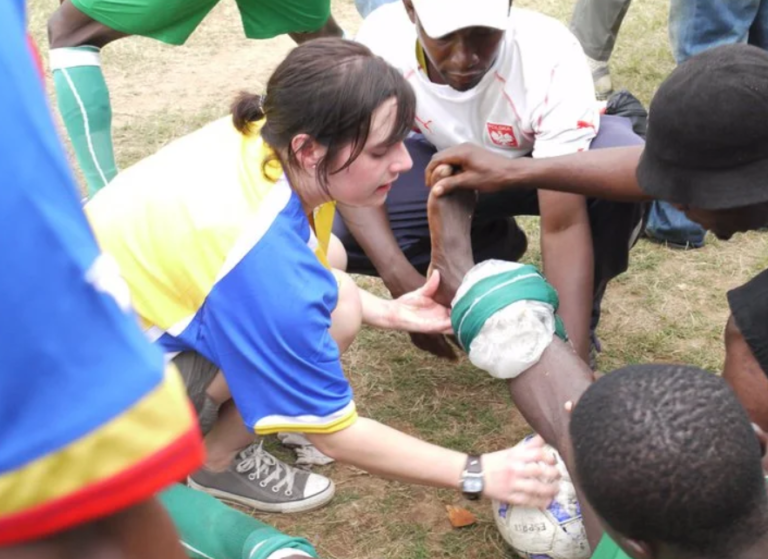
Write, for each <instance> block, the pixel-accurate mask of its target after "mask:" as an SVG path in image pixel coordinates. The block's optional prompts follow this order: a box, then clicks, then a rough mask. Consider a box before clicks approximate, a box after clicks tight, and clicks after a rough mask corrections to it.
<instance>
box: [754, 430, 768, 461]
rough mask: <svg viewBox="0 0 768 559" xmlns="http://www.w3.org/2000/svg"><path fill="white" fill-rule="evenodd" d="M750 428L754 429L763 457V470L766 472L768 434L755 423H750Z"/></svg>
mask: <svg viewBox="0 0 768 559" xmlns="http://www.w3.org/2000/svg"><path fill="white" fill-rule="evenodd" d="M752 429H754V430H755V436H756V437H757V442H759V443H760V455H761V456H762V458H763V471H765V472H766V473H767V474H768V434H766V433H765V431H763V430H762V429H761V428H760V426H759V425H757V424H756V423H753V424H752Z"/></svg>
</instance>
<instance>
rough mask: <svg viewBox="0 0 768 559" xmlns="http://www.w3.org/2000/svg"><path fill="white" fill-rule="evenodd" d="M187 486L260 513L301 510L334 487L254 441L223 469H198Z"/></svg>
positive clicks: (316, 504)
mask: <svg viewBox="0 0 768 559" xmlns="http://www.w3.org/2000/svg"><path fill="white" fill-rule="evenodd" d="M187 481H188V483H189V486H190V487H192V488H193V489H197V490H199V491H204V492H205V493H208V494H209V495H213V496H214V497H218V498H219V499H221V500H223V501H230V502H233V503H237V504H240V505H245V506H247V507H251V508H253V509H255V510H257V511H260V512H283V513H290V512H303V511H308V510H313V509H316V508H319V507H321V506H323V505H325V504H326V503H327V502H328V501H330V500H331V498H332V497H333V494H334V492H335V491H336V488H335V487H334V485H333V482H332V481H331V480H330V479H328V478H327V477H323V476H321V475H318V474H312V473H309V472H305V471H303V470H299V469H297V468H293V467H291V466H289V465H288V464H285V463H284V462H281V461H280V460H278V459H277V458H275V457H274V456H272V455H271V454H270V453H268V452H267V451H266V450H264V449H263V448H262V446H261V443H258V444H256V443H254V444H252V445H251V446H249V447H247V448H246V449H245V450H243V451H241V452H240V453H239V454H238V455H237V457H236V458H235V459H234V460H233V461H232V464H231V465H230V466H229V468H227V469H226V470H224V471H223V472H211V471H209V470H206V469H204V468H201V469H200V470H198V471H197V472H195V473H194V474H192V475H191V476H189V478H188V480H187Z"/></svg>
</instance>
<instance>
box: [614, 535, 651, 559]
mask: <svg viewBox="0 0 768 559" xmlns="http://www.w3.org/2000/svg"><path fill="white" fill-rule="evenodd" d="M621 547H622V549H623V550H624V551H626V552H627V553H628V554H629V556H630V557H633V559H653V558H654V557H656V553H655V552H654V550H653V546H652V545H651V544H649V543H648V542H644V541H641V540H631V539H629V538H621Z"/></svg>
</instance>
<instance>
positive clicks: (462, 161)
mask: <svg viewBox="0 0 768 559" xmlns="http://www.w3.org/2000/svg"><path fill="white" fill-rule="evenodd" d="M531 164H533V160H532V159H530V158H520V159H508V158H506V157H502V156H501V155H497V154H495V153H492V152H490V151H488V150H486V149H483V148H481V147H480V146H477V145H474V144H461V145H459V146H455V147H452V148H448V149H446V150H443V151H439V152H437V153H436V154H435V155H434V156H433V157H432V161H430V162H429V165H427V170H426V171H425V177H424V180H425V182H426V184H427V186H429V187H431V188H432V191H433V192H434V193H435V194H436V195H438V196H440V195H442V194H445V193H447V192H450V191H452V190H455V189H456V188H469V189H473V190H477V191H479V192H497V191H499V190H504V189H505V188H509V187H510V186H512V185H513V184H515V183H522V182H523V180H524V177H525V170H526V169H527V168H528V166H529V165H531Z"/></svg>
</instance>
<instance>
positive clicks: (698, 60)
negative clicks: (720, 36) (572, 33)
mask: <svg viewBox="0 0 768 559" xmlns="http://www.w3.org/2000/svg"><path fill="white" fill-rule="evenodd" d="M637 180H638V182H639V184H640V188H642V189H643V191H645V192H646V193H647V194H649V195H651V196H653V197H654V198H660V199H662V200H666V201H669V202H675V203H678V204H684V205H687V206H691V207H694V208H701V209H707V210H717V209H727V208H736V207H742V206H749V205H752V204H758V203H761V202H766V201H768V53H766V52H765V51H763V50H761V49H759V48H757V47H753V46H749V45H726V46H721V47H716V48H713V49H711V50H707V51H705V52H703V53H701V54H698V55H696V56H694V57H692V58H690V59H689V60H688V61H686V62H684V63H683V64H681V65H680V66H678V67H677V68H676V69H675V70H674V71H673V72H672V73H671V74H670V76H669V77H668V78H667V79H666V80H665V81H664V83H662V84H661V87H659V90H658V92H657V93H656V95H655V96H654V98H653V101H652V102H651V107H650V110H649V116H648V134H647V137H646V144H645V150H644V151H643V155H642V157H641V159H640V164H639V165H638V168H637Z"/></svg>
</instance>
